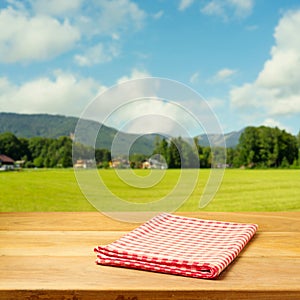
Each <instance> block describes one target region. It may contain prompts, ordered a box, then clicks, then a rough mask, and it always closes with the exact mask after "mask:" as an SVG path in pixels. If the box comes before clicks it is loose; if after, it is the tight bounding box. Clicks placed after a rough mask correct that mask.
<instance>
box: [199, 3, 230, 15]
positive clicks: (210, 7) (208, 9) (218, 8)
mask: <svg viewBox="0 0 300 300" xmlns="http://www.w3.org/2000/svg"><path fill="white" fill-rule="evenodd" d="M201 12H202V13H203V14H205V15H209V16H221V17H225V10H224V7H223V4H222V3H221V2H219V1H210V2H208V3H207V4H206V5H205V6H204V7H203V8H202V9H201Z"/></svg>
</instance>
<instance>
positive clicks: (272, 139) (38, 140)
mask: <svg viewBox="0 0 300 300" xmlns="http://www.w3.org/2000/svg"><path fill="white" fill-rule="evenodd" d="M73 146H74V145H73V141H72V139H71V138H70V137H67V136H61V137H58V138H44V137H32V138H18V137H16V136H15V135H14V134H12V133H10V132H6V133H2V134H0V154H5V155H7V156H9V157H11V158H13V159H14V160H21V161H23V162H24V164H23V167H26V168H33V167H36V168H55V167H62V168H67V167H72V166H73V163H75V161H74V159H76V160H77V159H95V161H96V164H97V166H98V167H105V168H106V167H108V166H109V165H110V164H109V162H110V161H111V160H112V157H111V153H110V151H109V150H108V149H93V148H92V147H88V146H85V145H75V147H73ZM74 149H75V151H74ZM72 151H73V156H72ZM153 155H154V157H155V158H156V159H157V160H163V161H164V162H166V163H167V165H168V168H170V169H172V168H199V167H200V168H210V167H220V162H224V163H225V165H226V167H232V168H241V167H243V168H300V132H299V133H298V135H297V136H294V135H292V134H290V133H288V132H286V131H285V130H281V129H279V128H277V127H275V128H271V127H266V126H260V127H252V126H249V127H247V128H245V130H244V131H243V133H242V134H241V136H240V139H239V143H238V145H237V146H236V147H234V148H226V149H224V148H220V147H219V148H218V147H213V148H211V147H204V146H201V145H200V144H199V141H198V140H197V138H195V139H194V141H193V142H191V141H187V140H185V139H184V138H182V137H176V138H175V137H173V138H170V139H165V138H162V137H157V138H156V139H155V145H154V151H153ZM72 157H73V158H72ZM113 159H116V158H113ZM119 159H122V157H119ZM123 159H124V158H123ZM147 159H149V155H148V156H147V155H145V154H141V153H130V154H129V162H128V165H129V166H131V167H132V168H141V167H142V162H143V161H146V160H147ZM221 167H224V166H223V164H222V166H221Z"/></svg>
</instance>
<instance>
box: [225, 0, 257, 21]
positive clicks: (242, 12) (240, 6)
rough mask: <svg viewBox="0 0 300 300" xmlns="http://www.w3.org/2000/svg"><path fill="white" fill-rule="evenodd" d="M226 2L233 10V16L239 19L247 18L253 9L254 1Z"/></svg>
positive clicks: (233, 0) (236, 0)
mask: <svg viewBox="0 0 300 300" xmlns="http://www.w3.org/2000/svg"><path fill="white" fill-rule="evenodd" d="M227 2H228V5H229V6H231V7H232V8H233V10H234V14H235V16H237V17H241V18H244V17H246V16H248V15H249V14H250V13H251V12H252V10H253V7H254V0H227Z"/></svg>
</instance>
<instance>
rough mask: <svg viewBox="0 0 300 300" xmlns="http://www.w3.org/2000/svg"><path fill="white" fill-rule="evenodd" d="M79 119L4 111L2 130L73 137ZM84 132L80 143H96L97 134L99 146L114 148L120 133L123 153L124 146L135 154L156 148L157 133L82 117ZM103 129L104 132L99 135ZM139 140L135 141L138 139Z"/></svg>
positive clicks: (118, 145) (20, 134)
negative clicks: (141, 133)
mask: <svg viewBox="0 0 300 300" xmlns="http://www.w3.org/2000/svg"><path fill="white" fill-rule="evenodd" d="M78 120H79V119H78V118H76V117H66V116H61V115H49V114H16V113H3V112H2V113H1V112H0V133H3V132H11V133H13V134H14V135H15V136H17V137H23V138H31V137H36V136H41V137H46V138H58V137H60V136H72V135H73V134H74V131H75V129H76V126H77V123H78ZM80 128H81V130H82V132H81V133H80V134H79V137H80V142H82V143H84V144H89V145H92V144H93V143H92V142H91V141H94V137H95V136H98V139H97V141H96V147H97V148H104V149H111V145H112V142H113V140H114V138H115V136H116V134H117V133H118V140H117V143H115V154H123V153H122V152H124V149H125V150H126V149H128V148H129V147H130V145H129V142H133V145H132V149H131V150H130V152H131V153H143V154H146V155H151V154H152V152H153V149H154V139H155V135H154V134H152V135H145V136H143V137H139V135H135V134H126V133H122V132H118V131H117V130H116V129H114V128H111V127H107V126H105V125H103V124H99V123H98V122H95V121H91V120H80ZM99 128H100V134H98V132H99ZM134 141H135V142H134Z"/></svg>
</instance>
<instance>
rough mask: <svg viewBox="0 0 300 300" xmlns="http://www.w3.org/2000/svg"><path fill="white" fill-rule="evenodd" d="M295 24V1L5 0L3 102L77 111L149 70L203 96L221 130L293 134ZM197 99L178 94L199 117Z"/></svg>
mask: <svg viewBox="0 0 300 300" xmlns="http://www.w3.org/2000/svg"><path fill="white" fill-rule="evenodd" d="M299 28H300V2H299V0H276V1H272V0H264V1H263V0H198V1H197V0H194V1H193V0H153V1H133V0H112V1H108V0H92V1H84V0H52V1H48V0H25V1H17V0H7V1H3V0H2V1H0V111H4V112H17V113H49V114H62V115H69V116H80V115H82V112H83V111H84V110H85V108H86V107H87V106H88V104H89V103H90V102H91V101H92V99H94V98H95V97H96V95H97V94H98V93H99V92H103V91H105V90H107V89H109V88H110V87H111V86H114V85H116V84H118V83H121V82H124V81H125V80H131V79H138V78H144V77H152V76H153V77H160V78H167V79H170V80H175V81H178V82H179V83H182V84H184V85H186V86H187V87H190V88H191V89H193V90H194V91H196V92H197V93H199V94H200V95H202V96H203V98H204V99H205V100H206V101H207V103H208V104H209V106H210V107H211V109H212V110H213V111H214V113H215V114H216V117H217V118H218V120H219V122H220V124H221V126H222V128H223V130H224V132H230V131H235V130H240V129H241V128H243V127H245V126H249V125H254V126H259V125H267V126H272V127H274V126H278V127H280V128H282V129H286V130H287V131H288V132H291V133H293V134H297V133H298V132H299V129H300V124H299V120H300V39H299V37H298V36H299V32H298V31H299ZM169 100H172V99H169ZM198 104H199V103H197V100H194V102H193V103H189V104H185V103H184V101H183V102H182V103H181V105H182V106H184V107H185V105H186V107H187V109H189V110H191V111H192V112H193V113H194V114H195V115H196V116H200V115H201V112H200V109H201V105H198ZM110 105H111V103H110V101H107V103H106V102H103V103H102V106H103V109H104V108H105V109H106V111H109V110H110V108H111V106H110ZM139 109H141V108H139ZM147 109H148V110H151V108H149V105H148V106H147ZM155 113H156V111H155V110H154V111H153V114H155ZM131 114H132V116H131V117H132V118H133V117H134V116H135V117H139V115H138V114H139V113H138V112H137V111H134V110H131ZM118 117H122V114H121V115H120V116H119V115H118ZM124 118H127V119H128V118H130V117H129V116H128V115H126V114H124ZM199 118H201V117H199ZM112 125H113V124H112ZM145 126H146V125H145ZM161 126H163V125H161ZM139 127H140V126H139ZM132 130H133V129H132ZM133 131H134V130H133ZM195 133H196V132H195Z"/></svg>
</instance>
